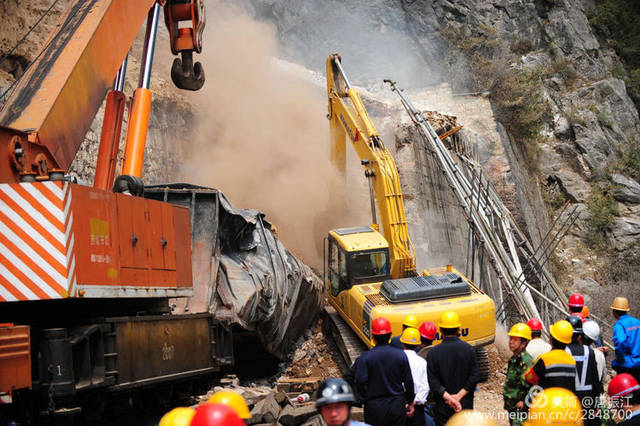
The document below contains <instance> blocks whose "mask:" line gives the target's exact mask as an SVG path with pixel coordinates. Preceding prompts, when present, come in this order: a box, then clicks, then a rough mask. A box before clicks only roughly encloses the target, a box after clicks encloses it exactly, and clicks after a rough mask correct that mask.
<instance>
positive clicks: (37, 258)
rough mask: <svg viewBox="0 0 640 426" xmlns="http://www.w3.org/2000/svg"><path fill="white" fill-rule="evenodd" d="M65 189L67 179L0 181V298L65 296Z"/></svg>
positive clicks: (70, 271) (70, 272) (68, 281)
mask: <svg viewBox="0 0 640 426" xmlns="http://www.w3.org/2000/svg"><path fill="white" fill-rule="evenodd" d="M70 193H71V191H69V187H68V184H67V183H64V184H62V183H59V182H34V183H21V184H0V301H17V300H41V299H58V298H62V297H67V295H68V291H69V290H70V288H71V287H72V283H73V281H74V280H73V277H74V276H75V271H74V264H75V261H74V259H69V256H68V253H69V254H70V253H71V252H72V251H73V235H72V233H71V232H70V231H71V226H72V224H73V222H72V221H73V218H72V217H71V218H69V217H68V216H71V215H69V210H70V209H69V206H70V201H71V195H70ZM65 202H68V204H67V203H65ZM70 260H71V263H70ZM69 265H72V266H71V267H69Z"/></svg>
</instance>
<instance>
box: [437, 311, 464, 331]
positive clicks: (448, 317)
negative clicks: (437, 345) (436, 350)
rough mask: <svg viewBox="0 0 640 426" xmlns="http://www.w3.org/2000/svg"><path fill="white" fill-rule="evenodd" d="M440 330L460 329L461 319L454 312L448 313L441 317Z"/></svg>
mask: <svg viewBox="0 0 640 426" xmlns="http://www.w3.org/2000/svg"><path fill="white" fill-rule="evenodd" d="M438 327H440V328H459V327H460V317H459V316H458V314H456V313H455V312H453V311H446V312H444V313H443V314H442V315H441V316H440V322H439V323H438Z"/></svg>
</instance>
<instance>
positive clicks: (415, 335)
mask: <svg viewBox="0 0 640 426" xmlns="http://www.w3.org/2000/svg"><path fill="white" fill-rule="evenodd" d="M400 341H401V342H402V343H406V344H407V345H419V344H420V332H419V331H418V330H417V329H415V328H413V327H407V328H405V329H404V331H403V332H402V336H400Z"/></svg>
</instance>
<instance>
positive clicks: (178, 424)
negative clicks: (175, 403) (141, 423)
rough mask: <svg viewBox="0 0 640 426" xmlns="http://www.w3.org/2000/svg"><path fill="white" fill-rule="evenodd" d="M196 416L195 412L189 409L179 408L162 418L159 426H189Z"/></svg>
mask: <svg viewBox="0 0 640 426" xmlns="http://www.w3.org/2000/svg"><path fill="white" fill-rule="evenodd" d="M194 414H196V412H195V410H192V409H191V408H187V407H178V408H174V409H173V410H171V411H169V412H168V413H167V414H165V415H164V416H162V418H161V419H160V423H158V426H189V425H190V424H191V419H192V418H193V415H194Z"/></svg>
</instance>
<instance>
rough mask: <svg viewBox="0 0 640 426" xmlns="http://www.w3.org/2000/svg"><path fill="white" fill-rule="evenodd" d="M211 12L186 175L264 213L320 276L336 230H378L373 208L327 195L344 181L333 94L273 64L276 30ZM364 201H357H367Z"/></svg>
mask: <svg viewBox="0 0 640 426" xmlns="http://www.w3.org/2000/svg"><path fill="white" fill-rule="evenodd" d="M207 7H208V10H209V11H212V10H215V13H210V14H209V16H208V18H207V20H208V22H207V27H206V29H205V34H204V40H203V52H202V55H199V60H200V61H201V62H202V64H203V66H204V69H205V74H206V82H205V85H204V87H203V89H201V90H200V91H199V92H196V93H194V96H193V97H190V101H191V102H192V103H194V106H195V108H194V109H195V110H196V111H197V126H196V128H194V129H193V135H192V137H191V139H190V140H188V141H185V144H186V145H185V147H184V150H183V152H187V153H189V154H188V155H187V158H185V159H184V161H183V162H182V164H183V167H182V169H181V170H180V171H179V172H178V175H179V176H180V178H181V179H183V180H184V181H188V182H193V183H197V184H200V185H203V186H208V187H213V188H217V189H220V190H221V191H223V192H224V193H225V194H226V195H227V196H228V197H229V199H230V200H231V202H232V203H233V204H234V205H235V206H236V207H242V208H252V209H257V210H260V211H263V212H265V213H266V215H267V220H268V221H269V222H271V223H272V224H273V225H275V227H276V229H277V232H278V236H279V237H280V238H281V239H282V241H283V242H284V244H285V245H286V246H287V248H289V249H290V250H292V251H293V252H294V253H295V254H296V255H297V256H299V257H301V258H302V260H303V261H305V262H306V263H307V264H309V265H310V266H313V267H315V268H317V269H319V268H321V264H322V239H323V238H324V237H325V236H326V235H327V232H328V230H329V229H331V228H334V227H341V226H353V225H368V224H369V223H370V222H369V220H370V219H367V216H366V212H368V208H369V205H368V202H365V203H362V202H358V203H354V202H347V201H346V199H345V198H343V197H336V196H334V195H331V194H330V191H329V182H330V181H332V180H334V179H337V178H338V174H337V172H336V171H335V169H333V168H332V166H331V163H330V161H329V123H328V121H327V119H326V114H327V106H326V102H327V101H326V89H325V88H324V87H322V86H317V85H314V84H312V83H310V82H308V81H304V80H302V79H299V78H296V77H294V76H292V75H291V74H290V73H287V72H285V71H283V70H282V67H278V66H276V65H275V62H274V60H273V59H274V58H275V57H277V56H278V46H277V41H276V37H275V33H274V31H273V29H272V28H271V27H269V26H268V25H266V24H262V23H258V22H255V21H253V20H252V19H251V18H249V17H248V16H246V15H244V14H243V13H242V12H241V11H239V10H236V9H233V8H232V7H230V6H225V5H222V4H221V3H219V2H213V4H207ZM328 53H330V52H327V54H328ZM360 180H364V179H363V178H361V177H360ZM365 190H366V187H365ZM362 192H364V191H362V190H358V194H357V195H354V196H355V197H356V198H358V199H359V200H362V199H363V195H362V194H360V193H362ZM330 195H331V196H330ZM367 199H368V198H364V200H367ZM352 201H353V200H352Z"/></svg>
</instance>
